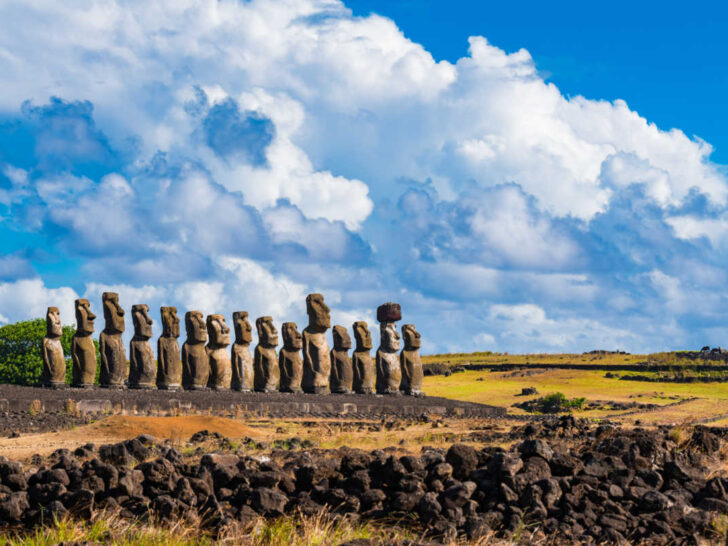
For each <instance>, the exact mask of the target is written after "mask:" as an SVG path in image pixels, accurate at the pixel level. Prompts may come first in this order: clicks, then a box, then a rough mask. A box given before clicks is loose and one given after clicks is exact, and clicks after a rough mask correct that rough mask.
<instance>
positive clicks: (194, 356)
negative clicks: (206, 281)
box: [182, 311, 210, 391]
mask: <svg viewBox="0 0 728 546" xmlns="http://www.w3.org/2000/svg"><path fill="white" fill-rule="evenodd" d="M185 330H186V331H187V339H186V340H185V342H184V344H183V345H182V386H183V387H184V388H185V389H187V390H190V391H199V390H205V389H206V388H207V382H208V380H209V379H210V359H209V358H208V356H207V348H206V347H205V342H206V341H207V331H206V327H205V319H204V318H202V313H201V312H200V311H187V313H185Z"/></svg>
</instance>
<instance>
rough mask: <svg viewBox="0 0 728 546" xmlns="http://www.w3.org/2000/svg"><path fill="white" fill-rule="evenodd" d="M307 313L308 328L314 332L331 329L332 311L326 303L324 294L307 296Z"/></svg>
mask: <svg viewBox="0 0 728 546" xmlns="http://www.w3.org/2000/svg"><path fill="white" fill-rule="evenodd" d="M306 313H308V327H309V328H311V329H312V330H313V331H316V332H325V331H326V330H328V329H329V328H331V314H330V313H331V310H330V309H329V307H328V306H327V305H326V304H325V303H324V296H323V294H309V295H308V296H306Z"/></svg>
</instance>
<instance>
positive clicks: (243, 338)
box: [233, 311, 253, 345]
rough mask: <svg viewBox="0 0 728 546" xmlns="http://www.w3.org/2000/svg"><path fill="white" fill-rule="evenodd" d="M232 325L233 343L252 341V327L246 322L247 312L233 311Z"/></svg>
mask: <svg viewBox="0 0 728 546" xmlns="http://www.w3.org/2000/svg"><path fill="white" fill-rule="evenodd" d="M233 326H235V343H239V344H242V345H250V344H251V343H252V341H253V327H252V326H251V325H250V322H248V312H247V311H235V312H234V313H233Z"/></svg>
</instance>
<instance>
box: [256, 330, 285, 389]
mask: <svg viewBox="0 0 728 546" xmlns="http://www.w3.org/2000/svg"><path fill="white" fill-rule="evenodd" d="M255 327H256V329H257V330H258V345H256V346H255V359H254V361H253V367H254V369H255V380H254V386H255V390H256V391H260V392H275V391H277V390H278V382H279V380H280V369H279V367H278V358H277V355H276V347H277V346H278V331H277V330H276V327H275V326H274V325H273V318H272V317H258V319H257V320H256V321H255Z"/></svg>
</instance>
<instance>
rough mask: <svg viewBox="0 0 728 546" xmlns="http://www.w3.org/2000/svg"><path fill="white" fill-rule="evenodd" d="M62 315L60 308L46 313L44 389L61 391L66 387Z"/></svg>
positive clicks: (50, 309)
mask: <svg viewBox="0 0 728 546" xmlns="http://www.w3.org/2000/svg"><path fill="white" fill-rule="evenodd" d="M62 334H63V326H62V325H61V314H60V312H59V311H58V307H49V308H48V310H47V311H46V336H45V337H44V338H43V351H42V353H43V354H42V356H43V375H42V376H41V381H42V383H43V386H44V387H49V388H52V389H61V388H63V387H65V386H66V358H65V356H63V347H62V346H61V335H62Z"/></svg>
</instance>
